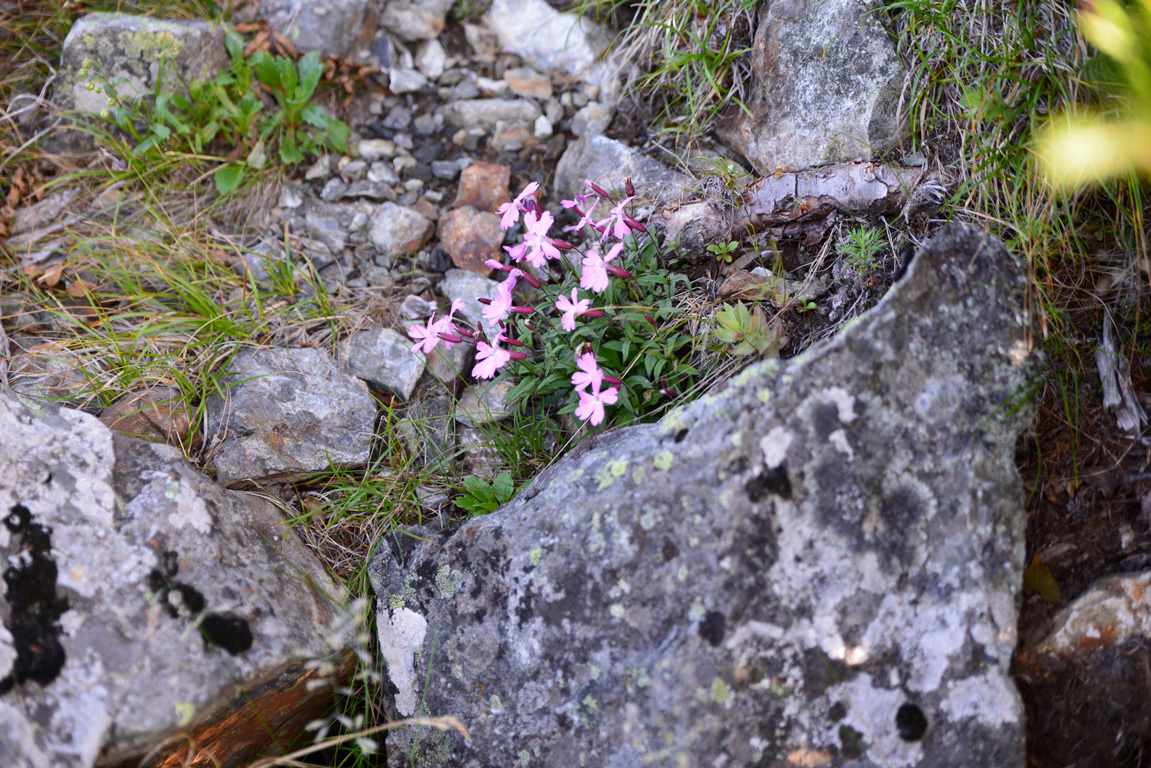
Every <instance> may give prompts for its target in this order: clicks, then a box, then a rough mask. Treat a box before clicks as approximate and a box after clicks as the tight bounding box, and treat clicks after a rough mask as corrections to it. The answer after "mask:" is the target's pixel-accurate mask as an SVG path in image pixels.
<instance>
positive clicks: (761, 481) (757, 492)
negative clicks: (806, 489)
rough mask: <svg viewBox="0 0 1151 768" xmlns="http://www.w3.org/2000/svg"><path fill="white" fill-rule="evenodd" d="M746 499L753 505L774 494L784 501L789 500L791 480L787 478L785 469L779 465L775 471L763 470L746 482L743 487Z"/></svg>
mask: <svg viewBox="0 0 1151 768" xmlns="http://www.w3.org/2000/svg"><path fill="white" fill-rule="evenodd" d="M743 490H744V492H746V493H747V498H748V499H750V500H751V501H752V502H753V503H758V502H760V501H762V500H763V498H764V497H765V496H767V494H769V493H774V494H775V495H776V496H779V497H781V498H784V499H790V498H791V480H790V479H789V478H788V477H787V467H785V466H783V465H780V466H778V467H776V468H775V469H765V470H764V471H763V472H760V473H759V474H758V475H756V476H755V477H753V478H751V479H750V480H748V481H747V483H745V484H744V486H743Z"/></svg>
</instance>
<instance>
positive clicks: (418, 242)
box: [371, 203, 435, 257]
mask: <svg viewBox="0 0 1151 768" xmlns="http://www.w3.org/2000/svg"><path fill="white" fill-rule="evenodd" d="M371 226H372V229H371V238H372V244H373V245H375V246H376V250H377V251H379V252H380V253H383V254H387V255H389V256H392V257H396V256H405V255H407V254H410V253H418V252H419V250H420V249H421V248H423V247H424V245H425V244H426V243H427V242H428V239H429V238H431V236H432V231H433V230H434V229H435V225H434V224H432V222H431V221H429V220H428V219H425V218H424V217H423V216H421V215H420V214H418V213H416V212H415V211H413V210H412V209H410V208H405V207H403V206H402V205H396V204H395V203H384V204H383V205H381V206H380V208H379V210H377V211H376V212H375V214H373V215H372V218H371Z"/></svg>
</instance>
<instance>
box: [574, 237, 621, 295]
mask: <svg viewBox="0 0 1151 768" xmlns="http://www.w3.org/2000/svg"><path fill="white" fill-rule="evenodd" d="M622 250H623V243H616V244H615V245H613V246H612V247H611V250H609V251H608V252H607V253H606V254H605V255H603V256H600V255H599V253H597V252H596V251H595V250H588V252H587V256H585V257H584V260H583V274H582V275H581V276H580V281H579V284H580V288H583V289H584V290H585V291H591V292H592V293H600V292H602V291H605V290H607V286H608V279H607V265H608V262H609V261H611V260H612V259H614V258H616V257H617V256H619V253H620V251H622Z"/></svg>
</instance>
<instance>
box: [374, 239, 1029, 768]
mask: <svg viewBox="0 0 1151 768" xmlns="http://www.w3.org/2000/svg"><path fill="white" fill-rule="evenodd" d="M1023 289H1024V279H1023V272H1022V269H1021V268H1020V267H1019V265H1018V264H1017V263H1016V261H1015V260H1014V259H1013V258H1012V257H1011V256H1010V255H1009V254H1008V253H1007V252H1006V251H1005V250H1004V249H1003V248H1002V246H1001V245H1000V244H998V243H997V242H996V241H994V240H993V239H992V238H990V237H989V236H987V235H984V234H982V233H980V232H978V231H977V230H974V229H971V228H968V227H966V226H962V225H953V226H951V227H949V228H947V229H946V230H944V231H943V232H942V233H941V234H940V235H939V236H938V237H936V238H935V239H934V240H932V241H931V243H929V244H928V246H927V247H926V248H924V249H923V250H921V251H920V253H919V254H918V255H917V256H916V257H915V259H914V261H913V262H912V264H911V266H910V269H909V272H908V275H907V276H906V277H905V278H904V280H902V281H901V282H900V283H899V284H898V285H897V286H896V287H895V288H894V289H893V290H892V292H891V293H890V294H889V295H888V296H887V297H886V298H885V299H884V300H883V301H882V302H881V303H880V304H879V305H878V306H877V307H876V308H875V309H874V310H872V311H871V312H870V313H868V314H867V315H866V316H864V317H862V318H861V319H860V320H859V321H858V322H857V323H855V324H854V325H853V326H851V327H850V328H848V329H847V330H845V331H844V332H843V333H842V334H841V335H840V336H839V337H837V338H836V339H834V340H833V341H831V342H830V343H828V344H826V345H823V346H820V347H818V348H817V349H814V350H812V351H810V352H808V353H807V354H805V355H803V356H801V357H800V358H797V359H795V360H792V361H790V362H788V363H787V364H783V365H781V364H779V363H777V362H774V361H767V362H762V363H759V364H757V365H754V366H752V367H750V368H748V369H747V370H745V371H744V372H743V373H741V374H740V375H739V376H737V377H735V379H734V380H733V381H732V382H731V383H730V384H729V386H728V387H727V388H726V389H725V390H723V391H722V392H720V393H719V394H716V395H712V396H707V397H704V398H702V399H701V400H699V401H696V402H695V403H692V404H690V405H688V406H685V407H683V408H679V409H676V410H674V411H672V412H671V413H669V414H668V415H667V416H666V417H665V418H664V419H663V420H662V421H661V422H660V423H658V424H653V425H645V426H637V427H632V428H629V429H625V430H619V431H616V432H611V433H608V434H605V435H604V436H602V437H601V438H600V439H599V440H598V442H595V443H585V446H584V447H581V448H580V449H578V450H577V452H576V453H575V454H573V455H571V456H568V457H567V458H565V459H564V460H563V461H561V462H559V463H558V464H556V465H554V466H553V467H551V468H549V469H548V470H547V471H545V472H544V473H543V474H541V475H540V476H539V477H538V478H536V480H535V481H533V482H532V483H531V484H530V485H529V486H528V487H526V488H525V489H524V490H522V491H521V492H520V494H519V496H518V497H517V498H516V499H515V500H513V501H512V502H511V503H509V504H507V505H505V506H504V507H503V508H501V509H500V510H498V511H497V512H496V513H494V514H492V515H489V516H487V517H484V518H480V519H477V520H473V521H469V522H468V523H466V524H465V525H464V526H463V527H462V528H460V529H459V530H458V531H457V532H456V533H455V534H454V535H452V536H450V537H448V538H446V539H441V538H437V537H436V536H435V535H434V534H431V533H429V532H426V531H425V532H423V534H422V535H423V536H424V538H425V540H424V541H420V540H417V539H416V538H414V537H408V536H396V537H394V538H392V539H389V540H388V541H386V542H382V543H381V547H380V551H379V552H378V554H377V555H376V557H375V559H374V560H373V561H372V566H371V569H372V574H373V586H374V587H375V590H376V594H377V598H378V621H377V627H378V628H379V636H380V643H381V648H382V649H383V651H384V656H385V659H386V661H387V664H388V675H389V677H390V678H391V680H392V682H393V683H394V685H395V686H396V689H397V694H396V696H395V698H394V700H393V706H394V710H395V714H398V715H409V714H414V713H418V712H423V713H429V714H441V713H451V714H454V715H456V716H458V717H459V718H460V719H461V720H462V721H463V722H464V724H465V725H466V726H467V727H468V728H469V729H470V731H471V736H472V740H471V741H470V742H467V743H465V742H464V741H463V740H462V739H458V738H457V737H455V736H452V735H441V734H429V733H428V731H427V730H426V729H425V730H424V731H423V732H422V734H421V735H420V737H419V739H420V741H419V747H418V749H417V750H416V752H417V755H418V757H417V761H416V764H417V765H421V766H440V765H449V764H450V765H463V766H507V765H514V764H519V763H520V762H521V761H522V762H524V763H525V764H535V765H543V766H575V765H597V766H600V765H602V766H641V765H647V764H653V763H654V764H668V765H729V766H747V765H781V766H782V765H836V766H839V765H851V766H913V765H916V766H919V765H931V766H971V765H994V766H1022V765H1023V743H1022V734H1023V722H1022V709H1021V705H1020V702H1019V697H1018V694H1017V693H1016V690H1015V687H1014V685H1013V683H1012V679H1011V676H1010V673H1009V665H1010V661H1011V653H1012V649H1013V648H1014V646H1015V638H1016V617H1017V612H1018V605H1019V597H1020V587H1021V574H1022V570H1023V553H1024V548H1023V531H1024V517H1025V516H1024V510H1023V495H1022V488H1021V483H1020V480H1019V476H1018V474H1017V471H1016V469H1015V465H1014V451H1015V444H1016V438H1017V435H1018V433H1019V431H1020V430H1021V429H1022V428H1024V426H1025V425H1027V424H1028V423H1029V421H1030V418H1031V416H1032V411H1031V408H1030V406H1029V405H1028V404H1027V401H1026V399H1025V398H1022V397H1021V395H1022V394H1023V392H1025V390H1026V383H1027V382H1028V380H1029V377H1030V375H1031V373H1032V370H1033V365H1032V360H1031V355H1030V352H1029V350H1030V347H1029V322H1028V319H1027V316H1026V314H1025V312H1024V309H1023V306H1024V303H1023ZM1016 406H1019V407H1016ZM415 738H416V733H415V731H404V732H399V733H397V734H394V735H393V736H392V737H391V739H392V741H391V742H390V744H391V746H390V747H389V748H390V749H392V750H394V751H396V752H397V753H398V752H404V751H405V750H406V749H408V747H410V746H411V745H412V744H413V743H414V740H415Z"/></svg>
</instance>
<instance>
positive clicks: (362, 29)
mask: <svg viewBox="0 0 1151 768" xmlns="http://www.w3.org/2000/svg"><path fill="white" fill-rule="evenodd" d="M258 15H259V18H262V19H265V20H267V22H268V25H269V26H270V27H271V28H272V29H273V30H275V31H276V32H279V33H280V34H282V35H283V36H284V37H285V38H287V40H288V42H290V43H291V44H292V45H293V46H295V47H296V50H298V51H301V52H305V53H306V52H308V51H320V52H321V53H330V54H334V55H336V56H339V57H340V58H342V59H346V58H353V57H354V56H355V54H356V53H358V52H359V51H361V50H363V49H365V48H368V47H369V46H370V45H371V42H372V40H373V39H374V38H375V32H376V11H375V3H373V2H371V1H370V0H308V2H306V3H301V2H299V0H262V2H261V3H260V4H259V11H258Z"/></svg>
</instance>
